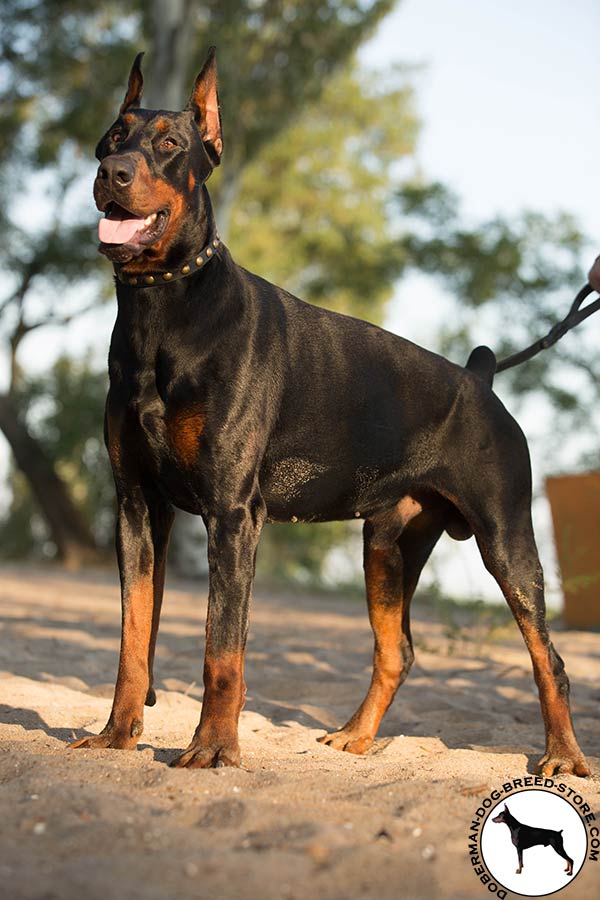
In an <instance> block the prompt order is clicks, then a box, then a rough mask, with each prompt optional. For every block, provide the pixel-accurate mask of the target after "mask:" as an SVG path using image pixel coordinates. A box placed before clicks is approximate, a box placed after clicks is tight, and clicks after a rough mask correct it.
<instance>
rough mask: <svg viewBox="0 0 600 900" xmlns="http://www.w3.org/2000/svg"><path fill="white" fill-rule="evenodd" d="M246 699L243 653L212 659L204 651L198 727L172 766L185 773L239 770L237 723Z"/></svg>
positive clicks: (229, 653) (210, 655)
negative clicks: (225, 768)
mask: <svg viewBox="0 0 600 900" xmlns="http://www.w3.org/2000/svg"><path fill="white" fill-rule="evenodd" d="M245 696H246V684H245V681H244V653H243V651H239V652H235V651H234V652H226V653H218V654H215V655H213V654H212V653H210V650H209V648H208V647H207V651H206V659H205V662H204V698H203V701H202V713H201V716H200V724H199V725H198V728H197V729H196V732H195V734H194V737H193V739H192V742H191V744H190V745H189V747H187V749H186V750H184V751H183V753H181V754H180V755H179V756H178V757H176V759H174V760H173V762H172V763H171V765H172V766H174V767H176V768H188V769H205V768H209V767H210V766H239V764H240V750H239V742H238V720H239V717H240V712H241V711H242V708H243V706H244V700H245Z"/></svg>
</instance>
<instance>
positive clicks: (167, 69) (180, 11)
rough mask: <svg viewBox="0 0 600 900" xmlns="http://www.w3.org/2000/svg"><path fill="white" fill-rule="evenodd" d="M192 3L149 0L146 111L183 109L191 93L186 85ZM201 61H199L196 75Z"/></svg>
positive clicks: (189, 53)
mask: <svg viewBox="0 0 600 900" xmlns="http://www.w3.org/2000/svg"><path fill="white" fill-rule="evenodd" d="M193 5H194V4H193V2H192V0H152V3H151V4H150V10H149V12H150V22H149V28H150V32H151V33H150V40H151V44H152V46H151V60H150V65H149V77H148V82H149V87H148V90H147V91H146V94H145V105H146V106H147V107H148V108H149V109H183V107H184V106H185V104H186V103H187V99H188V96H189V94H190V93H191V90H192V83H193V82H190V83H189V84H188V83H187V82H188V79H189V78H190V73H189V69H190V63H191V56H192V50H193V38H194V24H193V15H192V8H193ZM201 65H202V60H199V61H198V71H200V66H201Z"/></svg>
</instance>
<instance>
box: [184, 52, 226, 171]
mask: <svg viewBox="0 0 600 900" xmlns="http://www.w3.org/2000/svg"><path fill="white" fill-rule="evenodd" d="M216 53H217V48H216V47H211V48H210V49H209V51H208V56H207V57H206V62H205V63H204V65H203V67H202V71H201V72H200V74H199V75H198V77H197V78H196V81H195V82H194V87H193V88H192V94H191V96H190V99H189V101H188V104H187V106H186V109H190V110H191V111H192V113H193V114H194V119H195V120H196V125H197V126H198V130H199V132H200V137H201V138H202V140H203V141H204V146H205V148H206V152H207V153H208V155H209V157H210V160H211V162H212V164H213V165H214V166H218V165H219V163H220V162H221V154H222V152H223V134H222V132H221V113H220V110H219V94H218V92H217V56H216Z"/></svg>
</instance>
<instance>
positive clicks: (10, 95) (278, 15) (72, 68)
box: [0, 0, 393, 564]
mask: <svg viewBox="0 0 600 900" xmlns="http://www.w3.org/2000/svg"><path fill="white" fill-rule="evenodd" d="M392 5H393V0H373V2H371V3H366V4H365V3H359V2H354V0H344V2H338V0H329V2H327V0H306V2H303V3H299V2H295V3H294V2H268V0H265V2H264V3H261V2H260V0H251V2H240V0H238V2H233V0H229V2H219V3H216V2H213V3H205V4H202V5H198V4H192V3H190V2H188V0H177V2H175V3H172V2H162V3H160V2H158V0H155V2H153V3H151V4H143V3H141V2H138V3H136V4H132V5H131V8H130V12H129V13H125V14H124V13H123V9H122V4H117V3H110V2H109V3H105V4H102V7H101V8H89V7H87V6H86V5H84V4H82V3H81V2H74V0H57V2H53V3H52V4H50V3H44V2H33V0H2V2H0V13H1V14H2V20H3V30H2V34H1V36H0V54H1V62H0V66H1V69H0V71H1V72H2V75H3V84H4V89H3V94H2V100H1V103H0V184H1V185H2V188H3V190H4V197H5V198H6V199H5V202H4V204H3V206H2V209H1V210H0V225H2V226H3V232H4V233H5V234H6V236H7V239H6V241H4V242H3V244H2V247H0V265H2V267H3V269H4V270H5V272H6V273H7V276H8V277H7V279H6V284H7V290H6V293H5V294H4V296H2V297H0V331H1V333H2V334H3V335H4V339H5V340H6V342H7V349H8V355H9V377H8V385H7V389H6V392H5V394H4V395H3V396H2V400H1V402H0V429H2V431H3V433H4V435H5V437H6V438H7V440H8V442H9V444H10V445H11V448H12V450H13V454H14V457H15V460H16V462H17V465H18V466H19V468H20V469H21V471H22V473H23V475H24V476H25V478H26V479H27V481H28V483H29V485H30V488H31V490H32V491H33V493H34V495H35V497H36V500H37V503H38V504H39V507H40V509H41V511H42V513H43V515H44V517H45V519H46V521H47V523H48V525H49V527H50V530H51V532H52V538H53V540H54V543H55V545H56V547H57V551H58V555H59V556H61V557H62V558H64V559H68V560H69V561H70V562H72V563H74V564H75V563H76V562H77V560H78V559H84V558H87V556H88V555H89V553H90V551H91V548H92V547H93V538H92V535H91V534H90V532H89V529H87V528H86V526H85V523H84V521H83V520H82V518H81V516H80V515H79V513H78V510H77V506H76V504H75V503H74V502H73V498H72V497H71V496H70V493H69V490H68V487H67V485H66V484H65V482H64V480H63V479H61V478H60V476H59V474H58V472H57V471H56V468H55V466H54V464H53V460H52V459H50V458H48V456H47V454H46V453H45V452H44V450H43V448H42V446H41V444H40V442H39V441H37V440H36V439H35V436H34V434H33V433H32V429H31V427H30V423H28V422H27V421H26V419H27V416H26V415H25V411H24V410H23V409H21V408H19V399H20V396H21V395H20V392H19V385H20V380H21V377H22V372H21V370H20V366H19V351H20V349H21V346H22V343H23V341H24V340H25V339H26V337H27V335H28V334H30V333H31V332H32V331H33V330H36V329H38V328H41V327H43V326H44V325H46V324H67V323H68V322H69V321H71V319H72V318H73V317H74V316H75V315H78V314H81V313H82V311H84V310H85V309H87V308H89V307H90V306H93V305H95V304H97V303H98V302H100V300H101V297H102V293H103V281H102V279H101V278H100V277H98V276H97V269H98V268H99V265H98V263H99V261H98V258H97V254H96V253H95V247H94V245H93V243H92V242H91V241H90V235H91V233H92V221H93V218H94V217H93V216H92V215H91V209H90V206H89V204H85V203H82V201H81V193H80V187H81V182H82V179H83V178H84V177H88V178H89V176H90V174H91V170H92V165H91V163H90V161H89V160H90V159H91V153H90V151H91V148H92V146H93V143H94V142H95V141H96V140H97V138H98V135H99V134H100V133H101V132H102V131H103V130H104V128H105V127H106V125H107V123H109V122H110V121H111V120H112V118H113V117H114V111H115V108H116V106H117V98H118V97H120V95H121V94H122V91H123V83H124V78H125V73H126V72H127V70H128V66H129V63H130V60H131V58H132V56H133V53H134V50H137V49H139V41H140V37H139V35H140V33H141V34H142V35H143V38H142V42H143V43H148V44H150V45H151V46H153V47H154V48H155V50H156V53H157V62H158V66H157V72H158V76H159V78H160V79H161V81H156V82H155V87H154V91H153V93H154V97H155V98H157V97H158V95H159V89H160V92H164V96H165V98H166V99H168V100H169V101H170V102H171V100H172V99H174V98H175V97H177V95H178V94H179V91H180V87H181V82H182V80H183V79H184V77H185V76H186V74H187V78H188V81H189V84H191V83H192V80H193V76H194V75H195V74H196V72H195V70H196V69H197V68H198V66H199V64H200V61H201V60H202V58H203V55H204V52H205V48H206V46H207V45H208V44H209V43H213V42H215V41H216V42H217V43H222V45H223V46H226V47H227V48H228V52H227V53H225V54H223V59H222V61H221V66H220V70H221V89H222V93H223V96H224V98H226V109H227V110H228V112H226V115H225V123H226V125H225V127H226V130H227V131H228V132H229V140H228V145H229V160H230V162H229V165H228V172H229V174H228V178H227V179H222V180H221V182H220V187H219V188H218V189H219V190H220V192H221V207H222V209H221V218H220V222H221V231H222V232H223V231H225V230H226V227H227V226H226V222H227V218H228V210H230V209H231V208H232V206H233V203H234V199H235V197H236V195H237V188H238V184H239V180H240V178H241V176H242V173H243V172H244V169H245V167H246V166H247V165H248V164H249V162H250V161H251V160H252V159H254V158H256V157H257V156H258V154H259V153H260V152H261V151H262V148H263V147H264V146H266V145H268V143H269V142H270V141H271V140H273V139H274V138H275V137H276V136H277V135H278V134H279V133H281V131H282V130H283V129H285V128H286V127H287V126H288V125H289V123H290V122H292V121H293V120H294V118H295V117H296V116H297V115H298V114H299V111H300V110H301V109H302V108H303V107H304V105H305V104H306V102H308V101H310V100H314V99H315V98H316V97H318V96H319V95H320V93H321V92H322V90H323V86H324V84H325V81H326V79H327V78H328V77H329V76H330V75H331V74H332V73H333V72H334V71H336V70H337V69H338V68H339V67H340V66H341V65H342V64H343V62H344V60H346V59H348V58H349V57H350V56H351V55H352V53H353V52H354V50H355V49H356V47H357V46H358V45H359V44H360V43H361V42H362V41H363V40H364V39H365V38H366V37H367V36H368V35H369V34H370V33H371V31H372V29H373V28H374V27H375V25H376V24H377V22H378V21H379V20H380V19H381V17H382V16H383V15H384V14H385V13H386V12H387V11H388V10H389V9H390V8H391V7H392ZM165 25H166V26H168V27H167V28H166V31H167V32H168V33H169V35H170V36H171V39H170V40H165V39H164V34H163V29H165ZM182 32H185V34H183V33H182ZM174 48H175V50H176V52H177V53H178V54H179V56H178V57H177V59H176V60H174V58H173V55H172V54H173V49H174ZM200 48H202V49H200ZM186 57H187V58H186ZM174 63H177V64H176V65H175V64H174ZM182 101H183V97H181V99H180V100H179V101H178V103H177V106H180V105H183V103H182ZM42 188H44V189H45V191H46V195H47V203H46V208H43V207H42V208H40V203H39V196H40V191H41V189H42ZM33 206H35V208H36V209H37V211H38V212H37V214H36V216H35V217H33V220H32V217H31V215H30V214H27V213H28V211H30V210H31V208H32V207H33ZM83 285H86V286H87V290H85V289H83V290H82V286H83ZM82 294H83V295H84V297H85V295H87V297H86V299H85V300H84V301H83V302H82V299H81V298H82Z"/></svg>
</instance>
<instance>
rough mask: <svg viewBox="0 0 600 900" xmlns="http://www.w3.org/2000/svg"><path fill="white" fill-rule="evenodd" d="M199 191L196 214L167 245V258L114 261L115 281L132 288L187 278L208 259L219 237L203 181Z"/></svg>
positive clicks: (213, 252) (217, 243) (214, 251)
mask: <svg viewBox="0 0 600 900" xmlns="http://www.w3.org/2000/svg"><path fill="white" fill-rule="evenodd" d="M200 191H201V203H200V212H199V215H198V216H197V217H196V220H195V221H194V222H193V223H192V224H191V226H190V227H189V228H188V229H187V230H186V234H185V236H184V237H182V238H181V240H179V241H178V242H177V243H176V244H175V245H174V246H173V247H171V248H170V249H169V251H168V254H167V256H166V258H165V259H164V260H161V261H157V263H156V266H153V265H152V262H151V258H147V261H148V265H147V266H146V265H144V266H140V264H139V260H134V261H133V264H131V263H124V264H122V265H121V264H119V263H115V265H114V270H115V278H116V281H117V285H118V284H119V282H120V283H121V284H126V285H128V286H131V287H133V288H134V289H136V288H137V289H139V288H143V287H149V288H154V287H158V286H159V285H166V284H169V283H170V282H173V281H179V280H181V279H183V278H187V277H189V276H190V275H193V274H194V273H196V272H198V271H199V270H200V269H202V268H203V267H205V266H206V265H207V264H208V263H210V262H211V260H212V259H213V257H214V256H215V255H216V253H217V250H218V248H219V247H220V245H221V239H220V237H219V233H218V231H217V227H216V224H215V217H214V214H213V209H212V203H211V200H210V196H209V193H208V191H207V189H206V185H204V184H203V185H202V186H201V188H200Z"/></svg>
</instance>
